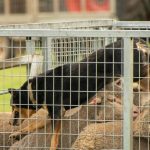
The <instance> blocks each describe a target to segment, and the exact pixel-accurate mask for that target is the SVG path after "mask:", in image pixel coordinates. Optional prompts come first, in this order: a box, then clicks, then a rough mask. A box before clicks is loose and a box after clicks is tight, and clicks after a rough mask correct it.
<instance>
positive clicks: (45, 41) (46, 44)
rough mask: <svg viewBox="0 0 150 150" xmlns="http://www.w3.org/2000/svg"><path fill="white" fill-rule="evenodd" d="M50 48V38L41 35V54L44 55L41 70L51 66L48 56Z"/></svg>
mask: <svg viewBox="0 0 150 150" xmlns="http://www.w3.org/2000/svg"><path fill="white" fill-rule="evenodd" d="M51 48H52V38H50V37H46V38H45V37H43V38H42V54H43V57H44V58H43V59H44V64H43V72H45V71H46V70H48V69H50V68H51V67H52V60H51V58H50V57H51V55H50V53H51Z"/></svg>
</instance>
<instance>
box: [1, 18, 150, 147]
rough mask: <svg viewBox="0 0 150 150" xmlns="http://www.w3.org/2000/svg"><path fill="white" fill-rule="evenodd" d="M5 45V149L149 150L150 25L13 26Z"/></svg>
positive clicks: (106, 22)
mask: <svg viewBox="0 0 150 150" xmlns="http://www.w3.org/2000/svg"><path fill="white" fill-rule="evenodd" d="M0 37H1V38H2V39H7V41H8V42H7V45H5V44H4V45H3V44H2V45H0V49H1V51H3V52H5V50H6V51H10V58H7V59H2V60H1V61H0V84H1V85H0V111H1V113H0V138H1V139H2V140H1V141H0V149H2V150H5V149H10V150H16V149H21V150H23V149H35V150H37V149H41V150H42V149H56V147H57V149H61V150H62V149H63V150H67V149H79V150H89V149H92V150H100V149H124V150H130V149H135V150H149V149H150V135H149V133H150V124H149V122H150V94H149V91H150V89H149V88H150V85H149V84H150V79H149V60H150V59H149V51H150V22H124V21H123V22H121V21H114V20H91V21H76V22H59V23H41V24H24V25H23V24H22V25H8V26H0ZM16 43H17V44H16ZM16 55H17V56H16ZM86 58H87V59H86ZM66 66H67V67H66ZM142 66H144V67H142ZM57 68H58V69H57ZM54 69H55V70H56V69H57V70H56V71H55V70H54ZM47 70H51V71H49V72H50V73H46V72H47ZM145 70H146V71H145ZM145 72H146V73H145ZM41 73H42V74H41ZM39 74H40V75H39ZM39 76H40V77H39ZM135 78H136V79H135ZM43 79H44V80H43ZM133 79H134V80H133ZM38 80H39V81H38ZM26 81H27V82H26ZM49 81H50V82H49ZM133 81H134V82H133ZM25 82H26V83H27V85H26V88H24V87H25V86H23V87H22V88H21V89H20V87H21V86H22V85H23V84H24V83H25ZM30 82H31V84H30ZM55 83H56V84H55ZM57 83H59V84H60V85H59V84H57ZM30 85H31V87H30ZM57 86H58V87H57ZM42 87H43V88H42ZM50 87H52V88H50ZM66 87H67V88H66ZM76 87H77V88H76ZM8 89H9V90H8ZM16 89H18V90H16ZM9 92H10V93H9ZM17 92H18V95H17ZM25 93H26V94H25ZM42 93H44V94H42ZM58 93H59V94H58ZM91 93H92V94H91ZM40 94H41V95H42V96H41V95H40ZM57 94H58V96H55V95H57ZM48 95H53V96H51V97H50V98H52V99H48V98H49V96H48ZM25 99H26V102H25ZM58 100H60V103H59V102H58ZM41 101H42V102H41ZM50 101H51V102H50ZM64 101H65V102H66V101H67V102H66V103H63V102H64ZM40 106H42V107H40ZM62 106H64V107H65V108H66V109H67V111H63V110H62V111H63V112H65V115H62V114H63V113H62V112H60V115H61V117H60V118H57V117H54V116H55V115H56V111H55V108H56V109H59V108H61V107H62ZM48 107H51V108H53V111H52V114H49V115H48ZM72 107H75V108H72ZM21 114H22V116H21ZM50 116H51V117H50ZM52 116H53V118H52ZM18 118H19V119H18ZM18 120H19V121H18ZM20 120H24V121H23V122H21V123H20ZM53 120H55V121H53ZM55 122H57V123H55ZM58 122H59V125H60V126H59V125H58ZM13 125H14V126H13ZM59 127H60V128H59ZM59 129H60V130H59Z"/></svg>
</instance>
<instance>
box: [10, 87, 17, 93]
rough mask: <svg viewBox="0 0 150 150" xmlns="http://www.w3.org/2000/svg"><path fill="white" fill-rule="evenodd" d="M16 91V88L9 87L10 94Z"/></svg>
mask: <svg viewBox="0 0 150 150" xmlns="http://www.w3.org/2000/svg"><path fill="white" fill-rule="evenodd" d="M15 91H16V89H13V88H9V89H8V92H9V93H10V94H13V93H14V92H15Z"/></svg>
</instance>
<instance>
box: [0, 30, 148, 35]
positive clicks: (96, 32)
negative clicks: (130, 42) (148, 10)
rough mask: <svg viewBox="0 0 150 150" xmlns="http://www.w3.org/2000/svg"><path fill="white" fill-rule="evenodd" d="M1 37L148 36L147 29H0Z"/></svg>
mask: <svg viewBox="0 0 150 150" xmlns="http://www.w3.org/2000/svg"><path fill="white" fill-rule="evenodd" d="M0 36H1V37H21V36H24V37H28V36H29V37H30V36H31V37H150V31H149V30H125V31H122V30H105V31H101V30H66V29H64V30H63V29H0Z"/></svg>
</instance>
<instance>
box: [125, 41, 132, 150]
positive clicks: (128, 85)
mask: <svg viewBox="0 0 150 150" xmlns="http://www.w3.org/2000/svg"><path fill="white" fill-rule="evenodd" d="M123 71H124V82H123V90H124V93H123V102H124V106H123V107H124V109H123V110H124V111H123V116H124V121H123V148H124V150H132V149H133V136H132V135H133V134H132V119H133V117H132V105H133V89H132V87H133V86H132V84H133V40H132V39H131V38H124V70H123Z"/></svg>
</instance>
